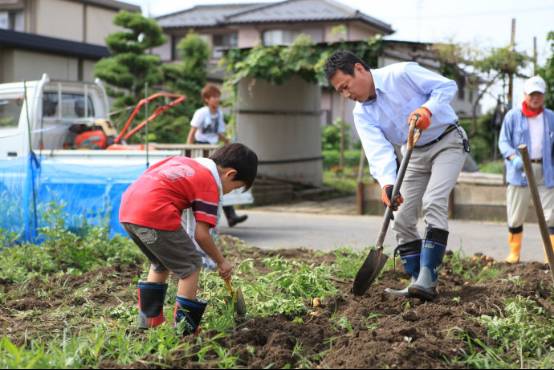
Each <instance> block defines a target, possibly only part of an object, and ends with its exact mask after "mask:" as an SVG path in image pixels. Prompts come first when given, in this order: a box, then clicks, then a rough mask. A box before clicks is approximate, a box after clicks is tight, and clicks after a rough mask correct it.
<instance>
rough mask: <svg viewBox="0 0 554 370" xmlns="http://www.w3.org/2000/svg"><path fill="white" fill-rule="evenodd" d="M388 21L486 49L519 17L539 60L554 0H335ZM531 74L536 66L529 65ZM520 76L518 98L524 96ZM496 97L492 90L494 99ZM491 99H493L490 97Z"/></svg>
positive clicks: (499, 43) (424, 36) (181, 3)
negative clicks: (535, 42)
mask: <svg viewBox="0 0 554 370" xmlns="http://www.w3.org/2000/svg"><path fill="white" fill-rule="evenodd" d="M125 1H126V2H129V3H133V4H137V5H141V6H142V9H143V13H145V14H146V15H150V16H153V17H156V16H159V15H163V14H167V13H171V12H176V11H179V10H184V9H188V8H191V7H193V6H195V5H201V4H224V3H249V2H274V1H267V0H257V1H245V0H125ZM335 1H338V2H340V3H343V4H345V5H347V6H349V7H351V8H354V9H357V10H360V11H361V12H363V13H366V14H367V15H370V16H372V17H375V18H378V19H380V20H381V21H384V22H386V23H389V24H390V25H391V26H392V28H393V29H394V30H395V31H396V32H395V33H394V34H393V35H391V36H389V37H388V38H391V39H396V40H406V41H421V42H441V41H443V42H459V43H466V44H470V45H472V46H476V47H479V48H482V49H487V48H491V47H504V46H507V45H508V44H509V42H510V35H511V20H512V18H515V19H516V38H515V39H516V48H517V50H519V51H523V52H526V53H527V54H528V55H532V53H533V37H534V36H536V37H537V54H538V60H539V64H544V62H545V61H546V59H547V58H548V57H549V56H550V53H551V51H550V46H549V44H548V43H547V41H546V36H547V34H548V32H549V31H554V0H525V1H521V0H486V1H485V0H464V1H453V0H348V1H345V0H335ZM526 72H527V73H528V74H532V68H531V67H529V68H528V70H527V71H526ZM522 86H523V84H522V81H516V84H515V86H514V90H515V95H514V100H515V101H519V100H520V99H521V98H522V93H521V90H522ZM490 99H492V97H491V96H489V100H490ZM488 104H491V103H490V102H489V103H488Z"/></svg>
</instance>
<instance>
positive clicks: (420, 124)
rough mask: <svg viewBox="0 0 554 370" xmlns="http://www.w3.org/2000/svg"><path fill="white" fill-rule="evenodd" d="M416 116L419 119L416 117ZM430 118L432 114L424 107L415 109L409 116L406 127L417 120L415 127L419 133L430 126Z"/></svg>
mask: <svg viewBox="0 0 554 370" xmlns="http://www.w3.org/2000/svg"><path fill="white" fill-rule="evenodd" d="M416 115H417V116H419V117H417V116H416ZM431 116H432V114H431V111H430V110H429V109H427V108H425V107H420V108H417V109H416V110H415V111H413V112H412V113H411V114H410V117H409V118H408V125H409V124H410V123H411V122H412V120H415V119H417V121H416V127H417V128H418V129H420V130H421V131H423V130H427V129H428V128H429V126H430V125H431Z"/></svg>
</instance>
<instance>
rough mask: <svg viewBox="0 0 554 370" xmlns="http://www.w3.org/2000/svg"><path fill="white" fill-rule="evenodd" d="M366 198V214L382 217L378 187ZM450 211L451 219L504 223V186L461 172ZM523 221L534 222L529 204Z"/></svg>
mask: <svg viewBox="0 0 554 370" xmlns="http://www.w3.org/2000/svg"><path fill="white" fill-rule="evenodd" d="M494 177H497V178H496V179H494ZM491 179H492V180H491ZM365 197H366V199H365V211H366V213H368V214H379V215H380V214H383V203H382V202H381V189H380V187H379V184H377V183H371V184H369V185H366V193H365ZM531 203H532V202H531ZM450 212H451V215H450V218H451V219H463V220H482V221H497V222H506V219H507V213H506V186H505V185H503V184H502V177H501V176H494V175H486V174H480V173H475V174H473V173H472V174H466V173H463V172H462V174H461V175H460V178H459V179H458V183H457V185H456V187H455V188H454V192H453V194H452V195H451V197H450ZM526 222H537V215H536V212H535V209H534V207H533V205H532V204H531V206H530V207H529V210H528V212H527V219H526Z"/></svg>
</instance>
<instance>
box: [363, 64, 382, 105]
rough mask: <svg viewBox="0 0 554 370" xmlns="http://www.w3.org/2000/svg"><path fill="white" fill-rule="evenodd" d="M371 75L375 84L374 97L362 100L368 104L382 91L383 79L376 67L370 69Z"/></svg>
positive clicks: (373, 101)
mask: <svg viewBox="0 0 554 370" xmlns="http://www.w3.org/2000/svg"><path fill="white" fill-rule="evenodd" d="M370 73H371V76H372V77H373V85H374V86H375V98H373V99H371V100H368V101H365V102H363V105H370V104H373V103H375V101H376V100H377V97H378V96H379V94H380V93H383V80H382V79H381V76H380V75H379V72H378V71H377V70H376V69H372V70H370Z"/></svg>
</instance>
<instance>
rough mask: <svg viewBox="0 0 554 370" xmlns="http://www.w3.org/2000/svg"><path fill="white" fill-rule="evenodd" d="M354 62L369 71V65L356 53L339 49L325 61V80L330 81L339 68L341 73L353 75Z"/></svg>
mask: <svg viewBox="0 0 554 370" xmlns="http://www.w3.org/2000/svg"><path fill="white" fill-rule="evenodd" d="M356 63H360V64H361V65H363V66H364V68H365V69H366V70H368V71H369V66H368V65H367V64H366V63H365V62H364V61H363V60H361V59H360V58H359V57H358V56H357V55H356V54H353V53H351V52H349V51H346V50H339V51H337V52H335V53H334V54H333V55H331V56H330V57H329V58H328V59H327V62H326V63H325V75H326V76H327V80H328V81H330V80H331V78H333V76H334V75H335V73H337V71H339V70H340V71H341V72H342V73H345V74H348V75H350V76H354V65H355V64H356Z"/></svg>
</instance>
